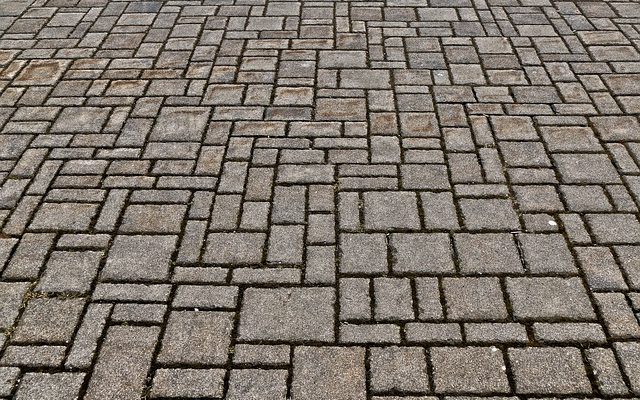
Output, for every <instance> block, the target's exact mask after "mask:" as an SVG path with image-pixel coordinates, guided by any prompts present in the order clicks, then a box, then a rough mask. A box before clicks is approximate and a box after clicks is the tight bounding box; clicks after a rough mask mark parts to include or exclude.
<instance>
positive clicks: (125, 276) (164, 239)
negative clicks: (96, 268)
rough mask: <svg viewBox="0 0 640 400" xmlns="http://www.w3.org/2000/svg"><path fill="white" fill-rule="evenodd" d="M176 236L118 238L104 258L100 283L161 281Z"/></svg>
mask: <svg viewBox="0 0 640 400" xmlns="http://www.w3.org/2000/svg"><path fill="white" fill-rule="evenodd" d="M177 241H178V238H177V236H167V235H164V236H160V235H134V236H125V235H118V236H116V238H115V239H114V240H113V244H112V245H111V249H110V250H109V253H108V255H107V261H106V263H105V266H104V269H103V270H102V274H101V275H100V278H101V280H107V281H127V282H130V281H139V282H145V281H159V280H160V281H161V280H165V279H167V278H168V276H169V267H170V264H171V255H172V254H173V252H174V250H175V248H176V243H177Z"/></svg>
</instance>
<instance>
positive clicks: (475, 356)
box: [429, 347, 510, 394]
mask: <svg viewBox="0 0 640 400" xmlns="http://www.w3.org/2000/svg"><path fill="white" fill-rule="evenodd" d="M429 352H430V355H431V364H432V365H433V380H434V384H435V389H434V390H435V392H436V393H451V394H455V393H473V394H490V393H508V392H509V391H510V388H509V382H508V381H507V374H506V372H505V369H504V368H503V367H504V361H503V358H502V352H501V351H500V350H499V349H498V348H495V347H462V348H455V347H435V348H432V349H431V350H430V351H429Z"/></svg>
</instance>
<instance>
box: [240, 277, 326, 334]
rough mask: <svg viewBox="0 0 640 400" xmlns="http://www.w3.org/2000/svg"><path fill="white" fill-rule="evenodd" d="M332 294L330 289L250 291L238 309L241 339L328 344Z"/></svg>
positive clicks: (248, 290) (246, 293) (245, 294)
mask: <svg viewBox="0 0 640 400" xmlns="http://www.w3.org/2000/svg"><path fill="white" fill-rule="evenodd" d="M334 303H335V293H334V291H333V290H332V289H330V288H273V289H269V288H265V289H258V288H250V289H247V290H246V291H245V292H244V298H243V301H242V305H241V308H240V327H239V330H238V334H239V337H240V338H241V339H243V340H261V341H267V342H268V341H288V342H297V343H304V342H331V341H333V339H334V326H333V319H334V309H333V307H334Z"/></svg>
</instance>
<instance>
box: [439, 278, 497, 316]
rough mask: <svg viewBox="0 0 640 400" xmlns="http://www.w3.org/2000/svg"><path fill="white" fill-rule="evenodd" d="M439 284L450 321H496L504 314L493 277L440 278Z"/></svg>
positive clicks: (495, 280)
mask: <svg viewBox="0 0 640 400" xmlns="http://www.w3.org/2000/svg"><path fill="white" fill-rule="evenodd" d="M442 288H443V291H444V296H445V302H446V306H447V317H448V318H449V319H451V320H452V321H465V322H468V321H499V320H505V319H506V318H507V316H508V314H507V307H506V304H505V302H504V297H503V295H502V289H501V287H500V281H499V280H498V279H497V278H444V279H443V281H442Z"/></svg>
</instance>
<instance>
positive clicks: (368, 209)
mask: <svg viewBox="0 0 640 400" xmlns="http://www.w3.org/2000/svg"><path fill="white" fill-rule="evenodd" d="M363 197H364V226H365V229H371V230H399V229H409V230H417V229H420V217H419V215H418V206H417V198H416V195H415V194H413V193H411V192H366V193H365V194H364V196H363Z"/></svg>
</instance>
